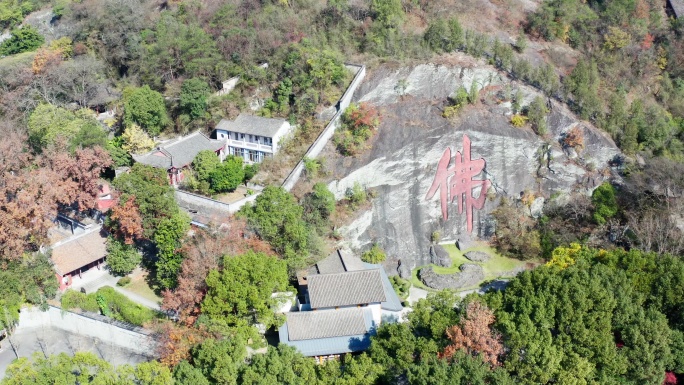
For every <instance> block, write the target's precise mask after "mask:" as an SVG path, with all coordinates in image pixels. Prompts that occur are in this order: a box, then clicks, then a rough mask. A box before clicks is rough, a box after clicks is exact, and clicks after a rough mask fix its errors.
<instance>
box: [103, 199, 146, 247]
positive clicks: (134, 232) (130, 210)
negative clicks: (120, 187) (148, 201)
mask: <svg viewBox="0 0 684 385" xmlns="http://www.w3.org/2000/svg"><path fill="white" fill-rule="evenodd" d="M109 219H110V220H111V221H112V222H111V229H110V230H112V231H113V232H114V233H115V234H116V236H117V237H118V238H119V239H123V241H124V243H126V244H127V245H131V244H133V241H134V240H135V239H139V238H141V237H142V236H143V227H142V217H141V216H140V210H139V209H138V205H137V204H135V195H132V196H130V197H129V198H128V200H126V202H125V203H123V204H122V203H121V202H119V204H117V205H116V206H114V207H112V213H111V214H110V215H109Z"/></svg>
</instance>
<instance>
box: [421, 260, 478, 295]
mask: <svg viewBox="0 0 684 385" xmlns="http://www.w3.org/2000/svg"><path fill="white" fill-rule="evenodd" d="M460 269H461V271H460V272H458V273H454V274H437V273H435V270H434V269H433V268H432V266H428V267H424V268H422V269H420V271H419V272H418V276H419V277H420V280H421V282H423V283H424V284H425V286H427V287H429V288H432V289H437V290H442V289H463V288H466V287H472V286H476V285H478V284H479V283H480V282H482V281H483V280H484V271H483V270H482V266H479V265H472V264H469V263H465V264H463V265H461V266H460Z"/></svg>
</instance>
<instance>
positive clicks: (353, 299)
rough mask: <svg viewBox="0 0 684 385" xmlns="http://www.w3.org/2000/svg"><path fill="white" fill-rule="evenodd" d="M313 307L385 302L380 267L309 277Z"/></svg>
mask: <svg viewBox="0 0 684 385" xmlns="http://www.w3.org/2000/svg"><path fill="white" fill-rule="evenodd" d="M308 282H309V284H308V287H309V303H310V304H311V308H312V309H318V308H325V307H336V306H350V305H358V304H365V303H373V302H383V301H385V300H386V299H387V298H386V296H385V291H384V289H383V286H382V278H381V276H380V272H379V271H378V269H371V270H360V271H347V272H344V273H335V274H317V275H310V276H309V277H308Z"/></svg>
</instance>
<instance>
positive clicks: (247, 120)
mask: <svg viewBox="0 0 684 385" xmlns="http://www.w3.org/2000/svg"><path fill="white" fill-rule="evenodd" d="M285 123H287V121H286V120H285V119H274V118H264V117H261V116H254V115H246V114H240V115H238V117H237V118H236V119H235V120H234V121H231V120H227V119H221V121H220V122H219V124H218V125H217V126H216V129H217V130H226V131H232V132H240V133H243V134H252V135H259V136H265V137H267V138H273V137H274V136H275V135H276V133H278V130H279V129H280V127H282V126H283V124H285Z"/></svg>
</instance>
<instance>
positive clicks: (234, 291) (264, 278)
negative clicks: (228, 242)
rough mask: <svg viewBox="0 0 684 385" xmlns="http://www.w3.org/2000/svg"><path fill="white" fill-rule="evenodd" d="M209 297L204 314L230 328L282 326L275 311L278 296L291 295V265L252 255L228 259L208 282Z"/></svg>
mask: <svg viewBox="0 0 684 385" xmlns="http://www.w3.org/2000/svg"><path fill="white" fill-rule="evenodd" d="M206 282H207V287H208V290H207V295H206V297H205V298H204V301H203V302H202V313H204V314H206V315H207V316H209V317H211V318H216V319H221V320H225V322H226V323H227V324H228V325H235V326H239V325H243V324H245V323H247V324H253V323H260V324H263V325H265V326H266V327H267V328H268V327H271V326H278V324H279V323H280V320H278V319H277V318H276V317H275V313H274V309H273V307H274V306H275V305H276V304H277V303H278V298H273V297H272V294H273V293H275V292H284V291H288V290H290V289H291V288H290V287H289V285H288V273H287V264H286V263H285V262H284V261H281V260H278V259H277V258H276V257H272V256H268V255H265V254H262V253H255V252H253V251H249V252H247V253H245V254H243V255H239V256H235V257H230V256H226V257H225V258H224V262H223V270H221V271H218V270H212V271H211V272H210V273H209V275H208V276H207V279H206Z"/></svg>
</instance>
